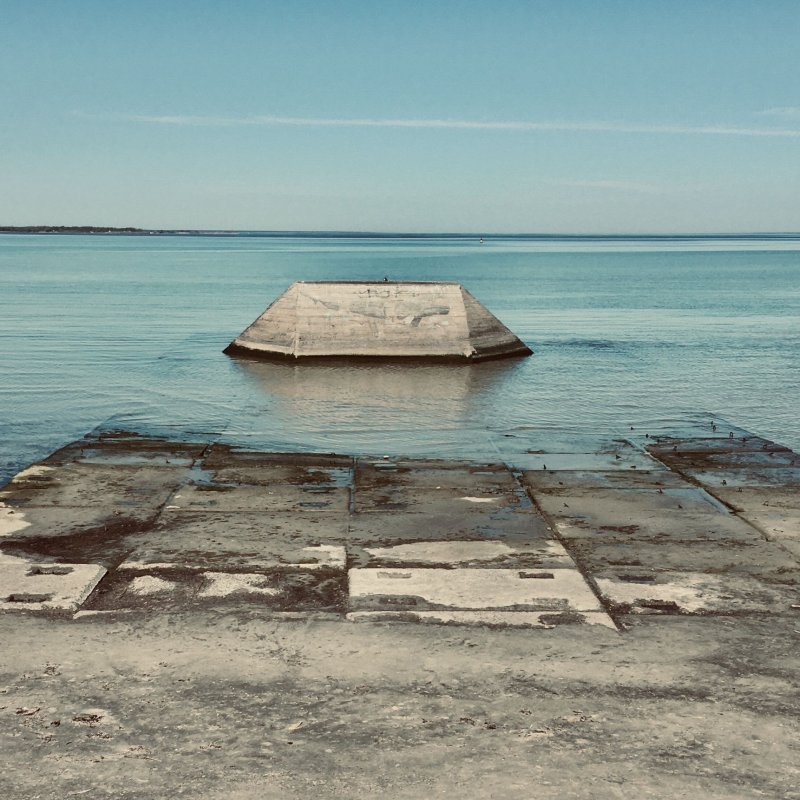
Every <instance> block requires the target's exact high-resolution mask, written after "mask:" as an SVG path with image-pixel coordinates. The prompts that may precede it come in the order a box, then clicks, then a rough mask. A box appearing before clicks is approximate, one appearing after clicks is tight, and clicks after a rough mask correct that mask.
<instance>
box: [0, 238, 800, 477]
mask: <svg viewBox="0 0 800 800" xmlns="http://www.w3.org/2000/svg"><path fill="white" fill-rule="evenodd" d="M384 276H389V277H390V278H391V279H393V280H448V281H457V282H459V283H462V284H464V285H465V286H466V287H467V288H468V289H469V290H470V291H471V292H472V293H473V294H474V295H475V296H476V297H477V298H478V299H479V300H481V301H482V302H483V303H484V304H485V305H486V306H488V308H489V309H490V310H491V311H493V312H494V313H495V314H496V315H497V316H498V317H500V319H501V320H502V321H503V322H505V323H506V324H507V325H508V326H509V327H510V328H511V329H512V330H513V331H514V332H515V333H517V335H519V336H520V338H522V339H523V340H525V341H526V342H527V343H528V344H529V345H530V346H531V347H532V348H533V349H534V350H535V353H536V354H535V355H534V356H533V357H532V358H528V359H523V360H521V361H500V362H492V363H486V364H479V365H475V366H463V367H462V366H457V367H445V366H401V367H398V366H380V365H374V364H373V365H362V366H341V365H337V366H312V367H308V366H300V367H297V366H291V365H282V364H264V363H253V362H249V361H240V360H234V359H231V358H229V357H227V356H225V355H223V353H222V349H223V348H224V347H225V346H226V345H227V344H228V342H229V341H230V340H231V339H232V338H233V337H234V336H235V335H236V334H238V333H239V332H240V331H241V330H242V329H243V328H244V327H245V326H246V325H248V324H249V323H250V322H252V320H253V319H255V317H256V316H258V315H259V314H260V313H261V312H262V311H263V309H264V308H265V307H266V306H267V304H268V303H269V302H271V301H272V300H273V299H274V298H275V297H276V296H277V295H278V294H280V293H281V292H282V291H283V290H284V289H285V288H286V287H287V286H288V285H289V284H290V283H291V282H292V281H294V280H324V279H328V280H337V279H343V280H381V279H382V278H383V277H384ZM0 338H2V342H3V346H2V348H0V483H2V481H3V479H5V478H7V477H8V476H9V475H11V474H13V472H15V471H16V470H17V469H19V468H20V467H21V466H23V465H25V464H27V463H30V462H31V461H34V460H36V459H37V458H40V457H42V456H43V455H45V454H46V453H48V452H50V451H51V450H53V449H54V448H56V447H58V446H59V445H61V444H64V443H66V442H68V441H70V440H73V439H75V438H77V437H79V436H82V435H83V434H84V433H86V432H87V431H89V430H91V429H93V428H94V427H96V426H97V425H100V424H103V423H107V422H109V421H111V422H113V423H118V424H120V425H126V426H129V427H133V428H136V429H141V430H146V431H163V432H167V433H172V434H176V435H177V434H180V435H187V436H192V435H199V434H203V435H207V434H208V433H216V434H221V435H222V437H223V438H224V439H226V440H230V441H236V442H246V443H251V444H258V445H263V446H268V447H273V448H301V449H320V450H324V451H332V450H339V451H345V452H346V451H353V452H368V453H382V452H384V451H385V452H398V451H399V452H403V451H409V452H411V451H415V452H428V453H430V454H432V455H435V454H437V453H443V454H445V453H449V452H452V451H453V450H454V449H455V450H458V449H459V448H461V450H463V449H464V448H468V447H469V446H470V443H471V442H479V441H482V439H481V437H482V436H483V434H484V432H486V431H507V430H510V429H513V428H516V427H519V426H554V427H566V428H570V429H572V430H592V429H598V428H602V429H604V430H605V429H608V430H616V429H619V430H628V429H629V426H630V425H634V426H637V428H639V429H641V428H642V426H644V427H647V426H649V425H657V424H660V423H669V422H671V421H680V420H683V419H689V418H693V417H696V416H697V415H698V414H704V413H713V414H717V415H720V416H721V417H724V418H727V419H728V420H730V421H732V422H735V423H737V424H739V425H741V426H743V427H746V428H749V429H751V430H753V431H756V432H758V433H761V434H764V435H766V436H769V437H772V438H775V439H777V440H779V441H781V442H783V443H786V444H789V445H791V446H793V447H795V448H798V447H800V418H799V416H798V408H799V407H800V403H799V402H798V398H800V237H788V238H785V239H782V240H760V239H758V238H743V239H731V238H726V239H699V238H697V239H659V240H635V239H630V240H628V239H596V240H587V239H564V240H560V239H554V238H548V239H539V240H525V239H512V238H507V239H503V238H497V239H488V240H487V242H486V243H485V244H483V245H480V244H479V243H478V241H477V240H476V239H436V238H426V239H423V240H413V239H389V238H387V239H358V238H352V239H345V238H340V239H320V238H302V237H289V236H287V237H283V238H281V237H269V238H264V237H257V236H242V237H201V236H176V237H129V236H113V237H112V236H21V235H7V236H0Z"/></svg>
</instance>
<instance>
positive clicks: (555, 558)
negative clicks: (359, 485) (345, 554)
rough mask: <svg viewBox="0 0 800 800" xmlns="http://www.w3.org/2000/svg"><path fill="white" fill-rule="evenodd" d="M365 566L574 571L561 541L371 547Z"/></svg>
mask: <svg viewBox="0 0 800 800" xmlns="http://www.w3.org/2000/svg"><path fill="white" fill-rule="evenodd" d="M364 551H365V553H366V554H367V559H366V563H364V564H363V565H362V566H370V567H378V566H405V567H414V566H420V567H425V566H448V567H480V568H481V569H526V568H533V567H544V566H547V567H562V568H563V567H566V568H574V566H575V565H574V562H573V560H572V558H571V557H570V555H569V553H567V551H566V550H565V549H564V546H563V545H562V544H561V543H560V542H557V541H538V542H533V543H530V544H522V543H519V544H509V543H507V542H500V541H474V540H471V541H449V542H447V541H445V542H412V543H409V544H401V545H395V546H394V547H368V548H365V549H364Z"/></svg>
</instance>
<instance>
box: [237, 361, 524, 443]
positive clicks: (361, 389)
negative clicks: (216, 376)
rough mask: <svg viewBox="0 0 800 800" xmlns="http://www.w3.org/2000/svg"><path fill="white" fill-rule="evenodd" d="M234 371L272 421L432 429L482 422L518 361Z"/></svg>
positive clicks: (241, 365) (247, 365)
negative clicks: (257, 393) (252, 387)
mask: <svg viewBox="0 0 800 800" xmlns="http://www.w3.org/2000/svg"><path fill="white" fill-rule="evenodd" d="M234 363H235V366H236V369H237V370H238V371H240V372H241V374H242V375H244V376H245V377H246V379H248V381H249V382H250V383H251V384H253V385H255V386H257V387H258V389H259V390H260V391H261V392H263V393H264V398H265V400H266V404H267V407H269V408H270V411H271V416H272V421H273V423H274V422H278V421H279V424H280V425H281V427H283V428H284V429H286V428H289V429H291V428H294V427H297V426H298V425H300V426H309V427H312V428H313V427H322V426H323V425H326V424H327V425H330V424H333V425H336V426H346V427H348V428H353V429H376V428H381V427H382V428H386V429H389V428H391V429H398V428H407V429H409V428H410V429H419V428H422V429H431V430H438V429H441V428H449V427H453V426H455V425H463V424H464V423H465V422H472V423H473V424H474V425H475V426H477V427H482V426H483V425H485V424H486V422H487V420H486V419H485V415H484V413H483V410H482V409H485V401H486V399H487V395H488V394H490V393H492V394H493V393H496V392H497V391H498V389H501V386H502V384H503V383H504V382H505V381H506V380H509V379H510V377H511V375H512V374H513V373H514V371H515V367H516V366H517V365H518V364H519V360H518V359H507V360H501V361H489V362H484V363H480V364H454V365H451V364H426V363H424V362H377V361H370V362H358V361H346V360H337V361H331V362H324V363H311V362H306V363H302V364H293V363H284V362H270V361H256V360H250V359H236V360H235V362H234Z"/></svg>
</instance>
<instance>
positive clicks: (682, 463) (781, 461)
mask: <svg viewBox="0 0 800 800" xmlns="http://www.w3.org/2000/svg"><path fill="white" fill-rule="evenodd" d="M659 459H660V460H661V461H663V462H664V463H665V464H666V465H667V466H669V467H670V468H672V469H678V470H681V471H686V470H692V471H696V470H712V469H744V470H756V469H770V468H772V467H778V468H783V469H785V468H787V467H800V456H798V455H797V454H796V453H793V452H792V451H791V450H780V451H764V450H753V451H749V450H737V451H734V452H722V453H714V452H711V453H689V452H687V453H680V452H677V453H676V452H671V453H662V454H661V455H659Z"/></svg>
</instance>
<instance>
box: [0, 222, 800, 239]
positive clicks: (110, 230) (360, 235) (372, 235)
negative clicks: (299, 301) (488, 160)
mask: <svg viewBox="0 0 800 800" xmlns="http://www.w3.org/2000/svg"><path fill="white" fill-rule="evenodd" d="M4 233H5V234H25V235H38V234H47V235H60V234H64V235H86V234H93V235H99V236H221V237H253V238H310V239H454V240H455V239H484V240H491V239H520V240H531V241H564V240H567V241H587V240H604V241H619V240H626V241H629V240H642V241H693V240H697V239H716V240H721V241H725V240H734V239H735V240H741V239H753V240H769V241H794V240H800V231H799V232H792V231H785V232H783V231H770V232H765V233H756V232H752V231H748V232H742V233H480V232H478V233H449V232H442V233H410V232H392V231H250V230H199V229H198V230H190V229H158V228H134V227H125V228H115V227H110V226H95V225H0V234H4Z"/></svg>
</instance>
